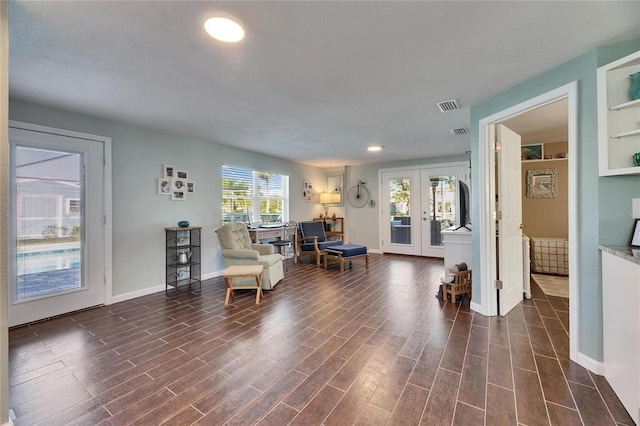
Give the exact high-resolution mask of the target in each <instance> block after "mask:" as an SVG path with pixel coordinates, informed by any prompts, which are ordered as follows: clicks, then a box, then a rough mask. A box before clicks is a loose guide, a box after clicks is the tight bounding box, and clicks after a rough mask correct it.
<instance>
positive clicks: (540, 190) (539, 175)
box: [527, 169, 558, 198]
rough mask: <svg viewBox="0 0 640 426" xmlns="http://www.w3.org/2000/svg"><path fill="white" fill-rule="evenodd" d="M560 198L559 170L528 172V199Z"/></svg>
mask: <svg viewBox="0 0 640 426" xmlns="http://www.w3.org/2000/svg"><path fill="white" fill-rule="evenodd" d="M557 196H558V169H535V170H527V198H555V197H557Z"/></svg>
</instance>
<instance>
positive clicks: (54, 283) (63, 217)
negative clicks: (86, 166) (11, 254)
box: [15, 146, 82, 300]
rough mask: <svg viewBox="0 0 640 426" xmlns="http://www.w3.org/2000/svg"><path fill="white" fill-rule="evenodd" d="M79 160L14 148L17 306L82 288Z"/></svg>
mask: <svg viewBox="0 0 640 426" xmlns="http://www.w3.org/2000/svg"><path fill="white" fill-rule="evenodd" d="M81 159H82V157H81V155H80V154H76V153H69V152H62V151H50V150H44V149H35V148H29V147H21V146H17V147H16V153H15V170H16V186H17V188H16V191H17V192H16V197H15V200H16V206H15V209H16V213H17V214H16V231H17V232H16V234H17V239H18V241H17V251H16V266H17V271H16V272H17V293H18V294H17V300H23V299H28V298H34V297H38V296H44V295H50V294H53V293H57V292H61V291H69V290H73V289H78V288H80V287H82V279H81V277H82V274H81V250H80V249H81V242H80V235H81V208H82V203H81V199H82V198H81V185H80V177H81V176H80V164H81Z"/></svg>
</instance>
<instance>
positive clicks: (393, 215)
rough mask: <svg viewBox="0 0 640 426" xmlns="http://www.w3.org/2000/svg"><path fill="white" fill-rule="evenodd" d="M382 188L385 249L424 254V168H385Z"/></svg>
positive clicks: (393, 251)
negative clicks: (421, 204)
mask: <svg viewBox="0 0 640 426" xmlns="http://www.w3.org/2000/svg"><path fill="white" fill-rule="evenodd" d="M382 188H383V189H382V200H383V202H382V207H381V209H382V234H381V235H382V244H381V247H382V251H384V252H385V253H396V254H412V255H416V256H420V255H421V254H422V241H421V233H422V230H421V229H420V228H421V225H420V203H421V201H420V171H419V170H399V171H390V172H384V173H383V174H382Z"/></svg>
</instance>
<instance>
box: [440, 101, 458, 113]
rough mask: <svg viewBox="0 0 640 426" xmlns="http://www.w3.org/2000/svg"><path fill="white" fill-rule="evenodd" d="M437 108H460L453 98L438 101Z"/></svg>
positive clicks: (446, 109)
mask: <svg viewBox="0 0 640 426" xmlns="http://www.w3.org/2000/svg"><path fill="white" fill-rule="evenodd" d="M438 108H440V112H451V111H455V110H457V109H460V108H458V103H457V102H456V101H455V100H451V101H444V102H440V103H438Z"/></svg>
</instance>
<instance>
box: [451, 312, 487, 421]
mask: <svg viewBox="0 0 640 426" xmlns="http://www.w3.org/2000/svg"><path fill="white" fill-rule="evenodd" d="M456 318H457V315H456ZM471 321H473V317H472V318H471ZM472 324H473V323H472ZM454 326H455V323H454ZM469 334H471V329H469ZM488 340H489V339H487V357H486V358H484V357H481V356H477V355H474V354H472V353H470V352H469V345H470V344H471V336H470V335H469V336H467V345H466V346H465V350H464V361H463V362H462V372H461V373H460V381H459V382H458V391H457V392H456V409H457V402H462V403H463V404H466V405H469V406H472V407H475V406H474V405H472V404H469V403H466V402H464V401H461V400H460V389H461V388H462V379H463V377H464V367H465V366H466V365H467V356H473V357H476V358H479V359H486V360H487V362H486V364H485V371H484V373H485V376H484V377H485V379H484V380H485V390H484V407H477V408H480V409H481V410H482V411H483V412H484V411H485V410H486V407H487V380H488V378H489V341H488ZM485 418H486V414H485ZM452 419H455V409H454V415H453V418H452ZM452 421H453V420H452Z"/></svg>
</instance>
